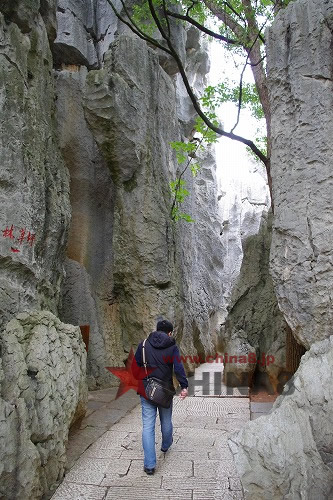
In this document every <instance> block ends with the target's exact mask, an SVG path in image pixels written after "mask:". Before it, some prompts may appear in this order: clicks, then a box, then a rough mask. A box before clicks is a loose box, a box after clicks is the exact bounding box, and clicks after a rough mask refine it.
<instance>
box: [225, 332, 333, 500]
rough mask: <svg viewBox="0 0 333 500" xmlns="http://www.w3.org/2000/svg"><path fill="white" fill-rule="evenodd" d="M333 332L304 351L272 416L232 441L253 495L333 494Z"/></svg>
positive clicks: (271, 498) (263, 499)
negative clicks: (298, 365) (332, 334)
mask: <svg viewBox="0 0 333 500" xmlns="http://www.w3.org/2000/svg"><path fill="white" fill-rule="evenodd" d="M332 376H333V336H331V337H330V338H329V339H326V340H323V341H320V342H316V343H314V344H313V345H312V346H311V349H310V350H309V351H308V352H307V353H306V354H305V355H304V356H303V358H302V361H301V364H300V367H299V369H298V371H297V372H296V374H295V376H294V378H293V381H292V384H291V383H290V382H289V384H288V387H286V388H285V390H284V392H283V394H282V395H281V396H280V397H279V398H278V399H277V400H276V402H275V404H274V406H273V408H272V410H271V412H270V414H269V415H265V416H262V417H259V418H258V419H256V420H254V421H252V422H249V423H248V424H247V425H246V427H244V428H243V429H242V430H241V431H239V432H238V433H237V434H233V435H232V436H231V438H230V440H229V447H230V449H231V451H232V453H233V454H234V458H235V464H236V467H237V469H238V472H239V474H240V478H241V481H242V485H243V487H244V490H245V496H246V498H248V499H251V500H252V499H254V498H255V499H256V500H257V499H258V500H279V499H281V498H283V499H290V500H291V499H295V498H302V499H304V500H312V499H314V498H316V499H319V500H326V499H328V498H332V495H333V391H332V383H331V381H332Z"/></svg>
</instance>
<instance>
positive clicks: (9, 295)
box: [0, 0, 70, 326]
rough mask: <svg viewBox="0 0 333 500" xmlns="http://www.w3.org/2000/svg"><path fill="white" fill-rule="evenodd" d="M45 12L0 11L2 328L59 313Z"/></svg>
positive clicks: (20, 6) (65, 223) (65, 218)
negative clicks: (34, 315) (21, 317)
mask: <svg viewBox="0 0 333 500" xmlns="http://www.w3.org/2000/svg"><path fill="white" fill-rule="evenodd" d="M44 5H45V11H46V2H44ZM49 5H51V2H49ZM42 13H43V14H44V11H43V10H42V9H41V7H40V2H39V1H37V0H36V1H32V2H29V3H28V2H24V1H20V2H2V3H1V5H0V16H1V18H0V32H1V34H0V37H1V53H0V58H1V65H0V92H1V98H0V109H1V120H0V141H1V142H0V152H1V153H0V154H1V171H0V199H1V205H2V209H1V215H0V221H1V226H0V229H1V233H0V262H1V268H0V325H1V326H3V325H4V324H5V323H6V321H8V320H9V319H11V318H12V317H13V316H14V315H15V314H16V313H17V312H20V311H22V310H25V309H40V308H45V309H49V310H50V311H52V312H54V313H56V312H57V307H58V303H59V297H60V288H61V279H62V276H63V259H64V254H65V248H66V243H67V233H68V227H69V222H70V204H69V176H68V170H67V168H66V167H65V164H64V161H63V158H62V156H61V154H60V150H59V147H58V144H57V134H56V122H55V102H54V100H55V95H54V78H53V59H52V54H51V50H50V45H49V40H48V32H47V28H48V26H50V28H49V29H50V32H51V34H52V33H53V34H54V33H55V6H54V4H53V8H52V9H51V13H50V15H47V13H46V15H45V18H43V17H42ZM51 27H53V29H51Z"/></svg>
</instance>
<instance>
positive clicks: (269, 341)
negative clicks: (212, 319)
mask: <svg viewBox="0 0 333 500" xmlns="http://www.w3.org/2000/svg"><path fill="white" fill-rule="evenodd" d="M271 225H272V217H271V215H269V216H267V213H264V214H263V217H262V222H261V227H260V231H259V233H258V234H255V235H252V236H249V237H248V238H246V240H245V241H244V247H243V251H244V254H243V262H242V267H241V269H240V274H239V277H238V280H237V282H236V284H235V286H234V288H233V291H232V294H231V298H230V303H229V314H228V317H227V320H226V324H225V328H224V339H223V342H222V344H223V345H222V350H223V352H227V353H229V355H230V354H232V355H238V356H240V355H246V356H247V355H248V353H250V352H252V353H255V355H256V358H257V359H258V360H259V362H258V364H257V366H256V363H247V364H244V363H237V364H235V363H230V362H228V363H225V366H224V376H225V379H226V381H227V382H228V379H229V382H230V385H234V384H232V377H231V376H228V374H231V373H232V374H234V375H235V377H237V378H236V379H235V380H234V383H235V384H236V385H247V381H249V382H251V374H253V372H254V370H255V369H256V370H257V372H261V373H265V374H267V376H268V377H267V378H268V379H267V381H266V382H267V384H266V388H267V389H269V390H270V392H275V391H276V390H277V389H278V385H279V382H280V380H279V378H280V375H281V374H282V373H283V372H286V368H287V367H286V361H287V360H286V349H285V346H286V328H287V325H286V323H285V320H284V318H283V316H282V314H281V312H280V310H279V307H278V303H277V299H276V296H275V292H274V287H273V282H272V279H271V277H270V273H269V252H270V245H271V234H272V231H271V227H272V226H271ZM263 356H264V358H263ZM267 356H270V358H269V359H268V358H267ZM243 373H244V374H247V377H245V378H244V384H243V383H242V384H240V383H238V380H239V381H242V374H243ZM260 378H262V377H260V375H259V374H258V382H259V379H260ZM237 379H238V380H237ZM283 381H284V380H283Z"/></svg>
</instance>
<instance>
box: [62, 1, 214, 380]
mask: <svg viewBox="0 0 333 500" xmlns="http://www.w3.org/2000/svg"><path fill="white" fill-rule="evenodd" d="M88 4H89V5H91V2H87V5H86V6H85V4H84V2H83V3H82V2H72V3H71V8H70V9H69V8H68V9H64V8H63V7H62V6H60V4H59V6H60V8H59V9H58V24H59V29H58V34H57V38H56V40H55V43H54V53H55V61H56V69H57V71H56V82H57V93H58V100H57V106H58V127H59V133H60V146H61V150H62V152H63V156H64V159H65V161H66V164H67V166H68V168H69V171H70V178H71V193H70V198H71V206H72V224H71V230H70V235H69V244H68V249H67V256H68V259H67V261H66V264H65V266H66V279H65V281H64V284H63V300H62V306H61V318H62V320H63V321H66V322H69V323H72V324H80V325H82V324H89V325H90V344H89V351H88V374H89V384H90V387H96V386H101V385H108V384H110V383H117V381H116V380H114V379H113V378H112V375H111V374H110V373H109V372H108V371H107V370H106V369H105V367H106V366H112V365H113V366H114V365H119V366H122V364H123V361H124V359H126V357H127V354H128V352H129V350H130V348H131V346H134V347H135V346H136V344H137V343H138V342H139V341H140V340H142V338H144V336H146V335H147V334H148V333H149V332H150V331H151V330H153V329H154V327H155V324H156V320H157V319H158V318H159V317H161V316H163V317H168V318H170V319H171V320H172V321H173V322H174V323H175V326H176V335H177V341H178V343H180V345H181V348H182V351H183V352H184V353H185V354H190V355H192V354H198V353H199V354H202V355H204V354H208V353H210V352H213V351H214V345H215V343H216V337H217V335H218V332H219V324H220V308H221V303H222V294H223V285H222V279H221V275H222V274H221V273H222V268H223V252H222V247H223V243H222V241H221V237H220V226H221V221H220V216H219V213H218V203H217V201H218V200H217V187H216V185H217V183H216V178H215V168H216V165H215V161H214V157H213V155H212V152H207V154H206V155H205V157H204V158H200V163H201V164H202V169H201V171H200V173H199V174H198V176H197V177H196V178H195V179H193V177H192V174H191V172H190V169H189V171H188V172H187V173H186V176H185V178H186V181H187V183H188V187H189V190H190V192H191V196H190V197H189V199H188V200H187V202H186V204H185V206H184V209H183V210H184V211H185V212H186V213H190V214H191V215H192V217H193V218H194V219H195V221H196V223H195V224H189V223H185V222H180V223H178V224H177V225H176V224H174V223H173V222H172V220H171V216H170V212H171V206H172V201H173V200H172V195H171V192H170V181H172V180H174V179H175V178H176V175H177V171H178V172H179V171H180V166H179V165H178V164H177V161H176V157H175V154H174V152H173V151H172V149H171V148H170V145H169V142H170V141H179V140H182V139H191V138H192V134H193V125H194V112H193V108H192V105H191V103H190V101H189V99H188V97H187V95H186V93H185V92H184V89H183V88H182V85H183V84H182V82H181V81H180V76H179V74H178V68H177V66H176V65H175V63H174V61H173V60H172V59H170V58H169V57H165V56H163V55H160V54H157V53H156V51H155V50H153V49H152V48H150V47H148V46H147V44H146V43H145V42H143V41H142V40H140V39H138V38H137V37H135V36H133V34H132V33H131V32H130V31H129V30H126V29H125V28H124V26H122V25H121V24H119V23H118V22H117V21H115V18H114V15H113V13H112V11H111V8H110V7H108V5H107V2H105V3H104V4H103V2H101V1H99V2H95V3H93V4H94V8H93V9H92V11H91V10H89V9H90V7H89V9H88ZM102 4H103V5H104V6H103V5H102ZM102 7H103V8H102ZM101 8H102V10H103V12H104V17H103V19H102V18H101V16H100V12H101ZM87 9H88V10H87ZM64 10H65V11H64ZM89 16H90V17H89ZM91 16H93V17H92V18H91ZM79 20H83V22H80V24H78V21H79ZM102 22H103V23H104V24H103V26H104V27H103V29H102V27H101V26H102V25H101V23H102ZM74 24H75V26H76V28H75V29H78V27H79V28H80V36H78V35H75V34H74V33H73V32H72V31H71V29H69V28H68V29H66V30H65V28H63V26H67V27H69V26H72V27H73V30H74ZM89 26H91V28H89ZM171 29H172V33H173V37H174V40H175V43H176V46H177V48H178V51H179V53H180V56H181V59H182V60H183V61H184V64H185V66H186V69H187V72H188V74H189V78H190V82H191V84H192V85H193V86H194V87H195V88H196V89H197V90H200V89H202V88H203V86H204V85H205V77H206V74H207V72H208V70H209V61H208V55H207V51H206V49H205V47H203V46H201V42H200V39H199V37H198V36H197V33H196V32H195V31H194V30H193V29H190V30H188V31H185V30H184V29H183V28H182V27H181V25H179V24H178V23H175V24H174V25H173V26H172V27H171ZM102 31H103V32H105V33H107V35H106V36H105V37H104V38H103V43H102V45H101V42H102V40H101V39H100V37H99V33H101V32H102ZM66 33H69V34H66ZM83 39H85V40H88V42H89V44H90V49H89V51H88V50H86V47H87V46H86V44H82V40H83ZM106 39H107V41H108V43H106ZM98 40H99V41H98ZM93 42H94V43H93ZM64 45H66V47H65V48H64ZM92 49H94V51H95V52H94V56H93V57H92V56H91V57H90V56H89V57H90V58H89V57H88V55H89V54H92V52H91V50H92ZM96 61H98V63H96ZM177 169H178V170H177Z"/></svg>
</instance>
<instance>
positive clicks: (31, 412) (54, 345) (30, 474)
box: [0, 311, 87, 500]
mask: <svg viewBox="0 0 333 500" xmlns="http://www.w3.org/2000/svg"><path fill="white" fill-rule="evenodd" d="M0 347H1V360H0V441H1V447H0V496H1V498H3V499H6V500H7V499H8V500H13V499H17V500H18V499H23V498H24V499H25V500H36V499H38V498H41V497H42V495H43V494H44V493H46V492H47V491H49V490H50V489H52V488H53V487H55V485H56V482H57V481H58V480H60V479H61V478H62V476H63V474H64V468H65V464H66V449H65V445H66V441H67V437H68V430H69V427H70V425H71V424H72V423H73V422H74V421H75V420H76V419H78V418H80V417H81V416H83V415H84V412H85V406H86V401H87V385H86V378H85V372H86V352H85V348H84V344H83V341H82V337H81V332H80V329H79V328H78V327H74V326H72V325H65V324H63V323H61V322H60V321H59V320H58V318H56V317H55V316H54V315H53V314H52V313H50V312H47V311H40V312H33V313H30V314H28V313H20V314H18V315H17V317H16V318H15V319H12V320H11V321H10V322H9V323H8V324H7V325H6V327H5V328H3V329H2V330H1V333H0Z"/></svg>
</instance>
